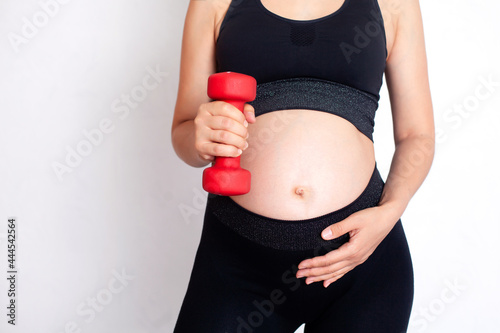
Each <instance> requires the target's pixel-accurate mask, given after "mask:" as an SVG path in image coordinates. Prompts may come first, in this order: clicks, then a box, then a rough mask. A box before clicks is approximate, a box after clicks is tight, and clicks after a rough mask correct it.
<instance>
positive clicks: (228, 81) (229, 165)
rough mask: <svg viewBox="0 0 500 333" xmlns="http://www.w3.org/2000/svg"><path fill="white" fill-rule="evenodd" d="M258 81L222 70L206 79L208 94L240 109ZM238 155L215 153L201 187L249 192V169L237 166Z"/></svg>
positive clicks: (217, 191) (228, 192)
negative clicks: (212, 163)
mask: <svg viewBox="0 0 500 333" xmlns="http://www.w3.org/2000/svg"><path fill="white" fill-rule="evenodd" d="M256 90H257V81H256V80H255V79H254V78H253V77H251V76H248V75H245V74H240V73H234V72H223V73H216V74H212V75H210V77H209V78H208V97H210V98H211V99H214V100H220V101H224V102H227V103H230V104H232V105H233V106H235V107H236V108H238V109H239V110H240V111H241V112H243V107H244V105H245V103H246V102H251V101H253V100H254V99H255V95H256ZM240 157H241V155H240V156H238V157H225V156H217V157H216V158H215V164H214V165H213V166H211V167H209V168H206V169H205V170H203V189H204V190H205V191H207V192H209V193H213V194H218V195H240V194H245V193H248V192H249V191H250V171H248V170H245V169H242V168H241V167H240Z"/></svg>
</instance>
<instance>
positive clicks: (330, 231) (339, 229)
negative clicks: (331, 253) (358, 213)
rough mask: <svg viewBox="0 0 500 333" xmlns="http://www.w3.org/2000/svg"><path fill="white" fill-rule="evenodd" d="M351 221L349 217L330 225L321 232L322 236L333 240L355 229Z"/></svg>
mask: <svg viewBox="0 0 500 333" xmlns="http://www.w3.org/2000/svg"><path fill="white" fill-rule="evenodd" d="M349 222H350V220H349V218H347V219H345V220H342V221H339V222H337V223H334V224H332V225H330V226H328V227H327V228H325V229H324V230H323V232H322V233H321V237H323V239H325V240H331V239H335V238H337V237H340V236H342V235H344V234H346V233H348V232H349V231H351V230H352V229H353V226H352V225H351V224H350V223H349Z"/></svg>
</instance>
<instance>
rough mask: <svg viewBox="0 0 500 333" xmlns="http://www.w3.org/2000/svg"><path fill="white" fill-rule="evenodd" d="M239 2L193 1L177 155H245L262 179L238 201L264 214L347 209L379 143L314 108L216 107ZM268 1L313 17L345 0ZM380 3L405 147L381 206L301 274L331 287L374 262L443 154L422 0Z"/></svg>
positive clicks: (294, 14) (339, 228) (399, 145)
mask: <svg viewBox="0 0 500 333" xmlns="http://www.w3.org/2000/svg"><path fill="white" fill-rule="evenodd" d="M351 1H353V0H351ZM229 4H230V1H228V0H206V1H191V2H190V5H189V9H188V14H187V16H186V24H185V29H184V39H183V46H182V60H181V73H180V82H179V91H178V98H177V104H176V108H175V114H174V120H173V124H172V142H173V145H174V149H175V151H176V153H177V154H178V156H179V157H180V158H181V159H183V160H184V161H185V162H186V163H187V164H189V165H191V166H194V167H204V166H206V165H208V164H209V163H210V162H211V161H213V158H214V156H238V155H239V152H238V149H240V150H241V151H242V152H243V153H242V154H241V165H242V167H244V168H245V169H247V170H249V171H250V172H251V173H252V188H251V191H250V192H249V193H248V194H245V195H240V196H232V197H231V198H232V199H233V200H234V201H235V202H236V203H238V204H239V205H241V206H243V207H245V208H247V209H248V210H251V211H253V212H256V213H258V214H261V215H264V216H268V217H273V218H278V219H285V220H296V219H307V218H311V217H315V216H319V215H323V214H326V213H328V212H331V211H334V210H337V209H339V208H341V207H344V206H346V205H347V204H349V203H350V202H352V201H353V200H354V199H355V198H356V197H358V196H359V194H360V193H361V192H362V191H363V189H364V188H365V187H366V185H367V183H368V180H369V178H370V176H371V173H372V171H373V168H374V165H375V156H374V149H373V142H371V141H370V140H369V139H368V138H367V137H366V136H365V135H364V134H362V133H361V132H359V131H358V130H357V129H356V128H355V127H354V126H353V125H352V124H351V123H349V122H348V121H347V120H345V119H343V118H340V117H337V116H335V115H332V114H328V113H326V112H321V111H311V110H282V111H275V112H270V113H266V114H264V115H262V116H259V117H258V119H255V116H254V114H253V112H254V110H253V108H252V107H251V106H249V105H246V107H245V114H244V115H243V114H242V113H241V112H240V111H238V110H237V109H235V108H234V107H232V106H230V105H228V104H226V103H223V102H209V99H208V97H207V96H206V82H207V78H208V76H209V75H210V74H212V73H214V72H215V57H214V52H215V41H216V39H217V36H218V32H219V27H220V24H221V22H222V19H223V18H224V15H225V13H226V11H227V9H228V7H229ZM262 4H263V5H264V7H265V8H266V9H267V10H269V11H271V12H273V13H275V14H277V15H280V16H283V17H286V18H289V19H296V20H311V19H316V18H319V17H323V16H326V15H328V14H330V13H332V12H334V11H336V10H337V9H338V8H340V7H341V6H342V4H343V0H333V1H329V0H316V1H302V0H262ZM379 4H380V7H381V9H382V14H383V18H384V24H385V30H386V39H387V50H388V57H387V66H386V73H385V74H386V80H387V84H388V88H389V94H390V99H391V109H392V116H393V124H394V139H395V143H396V151H395V154H394V158H393V161H392V164H391V170H390V173H389V175H388V178H387V180H386V186H385V188H384V192H383V194H382V198H381V200H380V203H379V205H378V206H377V207H373V208H370V209H365V210H362V211H359V212H356V213H355V214H352V215H351V216H349V217H348V218H347V219H345V220H344V221H341V222H339V223H336V224H334V225H332V226H331V227H329V228H327V229H325V231H324V232H323V237H324V238H325V239H331V238H335V237H338V236H340V235H342V234H344V233H346V232H349V233H350V234H351V240H350V241H349V242H348V243H346V244H345V245H343V246H342V247H341V248H339V249H338V250H334V251H331V252H330V253H328V254H326V255H325V256H321V257H316V258H312V259H307V260H304V261H303V262H302V263H300V265H299V271H298V272H297V276H298V277H307V280H306V282H307V283H311V282H317V281H323V284H324V286H325V287H327V286H328V285H329V284H330V283H332V282H334V281H336V280H337V279H338V278H340V277H342V276H343V275H344V274H345V273H347V272H348V271H350V270H351V269H353V268H354V267H356V266H357V265H359V264H361V263H362V262H364V261H365V260H366V259H367V258H368V257H369V256H370V255H371V253H373V251H374V250H375V248H376V247H377V246H378V244H380V242H381V241H382V240H383V238H384V237H385V236H386V235H387V234H388V233H389V231H390V230H391V229H392V227H393V226H394V224H395V223H396V222H397V220H398V219H399V217H400V216H401V215H402V214H403V212H404V209H405V208H406V206H407V204H408V202H409V200H410V199H411V197H412V196H413V195H414V193H415V192H416V191H417V189H418V188H419V187H420V185H421V183H422V182H423V180H424V179H425V177H426V175H427V173H428V171H429V169H430V166H431V163H432V159H433V156H434V121H433V112H432V103H431V97H430V91H429V85H428V76H427V62H426V55H425V46H424V39H423V28H422V22H421V17H420V9H419V5H418V1H417V0H406V1H404V0H388V1H386V0H379ZM416 154H418V156H419V159H418V162H415V161H416V159H415V158H414V157H415V156H416ZM327 231H331V235H330V236H327Z"/></svg>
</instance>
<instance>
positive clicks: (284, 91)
mask: <svg viewBox="0 0 500 333" xmlns="http://www.w3.org/2000/svg"><path fill="white" fill-rule="evenodd" d="M249 104H251V105H252V106H253V107H254V108H255V115H256V116H260V115H261V114H264V113H267V112H271V111H278V110H291V109H307V110H317V111H324V112H328V113H332V114H335V115H337V116H339V117H342V118H344V119H346V120H347V121H349V122H350V123H352V124H353V125H354V126H355V127H356V128H357V129H358V130H359V131H360V132H361V133H363V134H365V135H366V136H367V137H368V138H369V139H370V140H371V141H373V127H374V126H375V121H374V118H375V111H376V110H377V108H378V100H377V98H376V97H375V96H372V95H370V94H368V93H366V92H364V91H361V90H358V89H356V88H352V87H349V86H346V85H343V84H340V83H337V82H332V81H326V80H322V79H316V78H308V77H299V78H291V79H283V80H276V81H271V82H266V83H261V84H258V85H257V97H256V98H255V100H254V101H253V102H250V103H249Z"/></svg>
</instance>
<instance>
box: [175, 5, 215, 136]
mask: <svg viewBox="0 0 500 333" xmlns="http://www.w3.org/2000/svg"><path fill="white" fill-rule="evenodd" d="M214 2H215V0H205V1H194V0H192V1H190V2H189V6H188V10H187V13H186V19H185V22H184V31H183V37H182V49H181V63H180V73H179V86H178V91H177V101H176V104H175V110H174V117H173V122H172V132H173V131H174V129H175V127H176V126H177V125H178V124H180V123H182V122H184V121H186V120H190V119H194V118H195V117H196V114H197V111H198V107H199V105H200V104H202V103H206V102H208V101H209V98H208V96H207V80H208V77H209V76H210V75H211V74H213V73H214V72H215V39H214V31H215V25H216V18H217V6H216V4H215V3H214Z"/></svg>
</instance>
